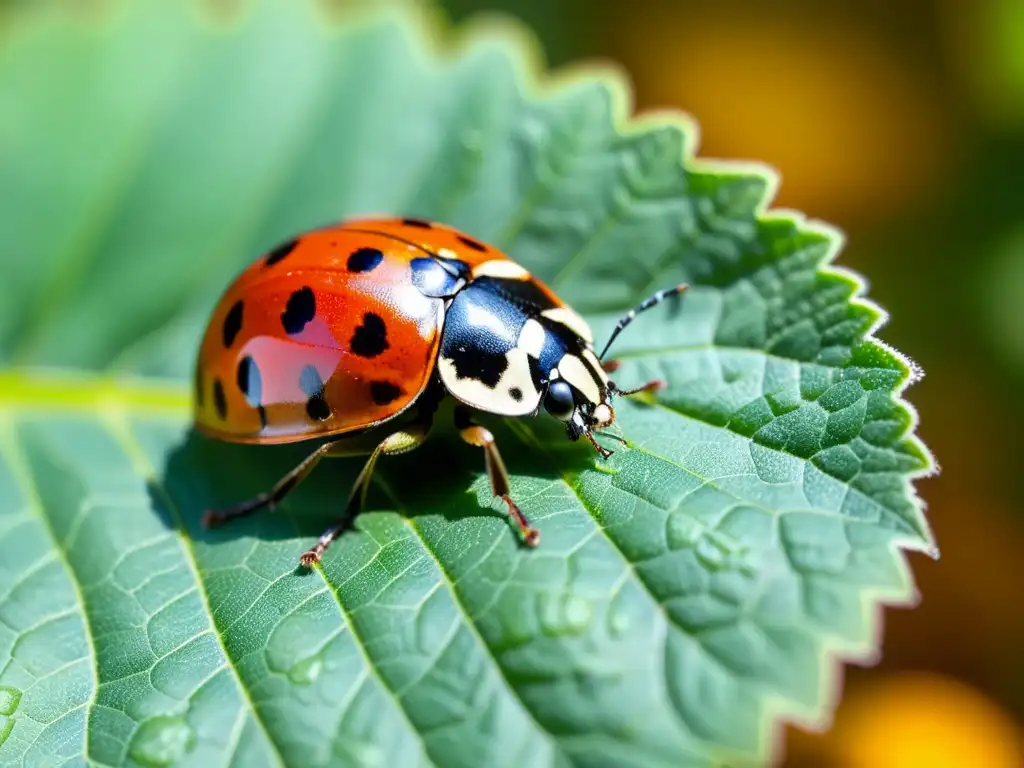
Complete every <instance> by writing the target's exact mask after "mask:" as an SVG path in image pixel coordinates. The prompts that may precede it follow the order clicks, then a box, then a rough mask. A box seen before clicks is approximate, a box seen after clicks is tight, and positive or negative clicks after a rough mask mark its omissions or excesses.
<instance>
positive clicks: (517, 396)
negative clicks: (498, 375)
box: [508, 387, 523, 403]
mask: <svg viewBox="0 0 1024 768" xmlns="http://www.w3.org/2000/svg"><path fill="white" fill-rule="evenodd" d="M508 396H509V397H511V398H512V399H513V400H515V401H516V402H517V403H521V402H523V390H521V389H520V388H519V387H509V389H508Z"/></svg>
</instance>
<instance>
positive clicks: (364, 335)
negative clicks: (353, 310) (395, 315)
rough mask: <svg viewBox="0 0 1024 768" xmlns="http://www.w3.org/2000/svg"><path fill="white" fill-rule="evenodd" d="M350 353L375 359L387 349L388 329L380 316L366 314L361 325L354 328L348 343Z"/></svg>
mask: <svg viewBox="0 0 1024 768" xmlns="http://www.w3.org/2000/svg"><path fill="white" fill-rule="evenodd" d="M349 348H350V349H351V350H352V353H353V354H355V355H359V356H360V357H377V355H379V354H381V353H383V352H384V350H385V349H387V348H388V327H387V325H386V324H385V323H384V319H383V318H382V317H381V316H380V315H376V314H374V313H373V312H367V313H366V314H364V315H363V324H362V325H360V326H358V327H357V328H356V332H355V333H353V334H352V339H351V340H350V341H349Z"/></svg>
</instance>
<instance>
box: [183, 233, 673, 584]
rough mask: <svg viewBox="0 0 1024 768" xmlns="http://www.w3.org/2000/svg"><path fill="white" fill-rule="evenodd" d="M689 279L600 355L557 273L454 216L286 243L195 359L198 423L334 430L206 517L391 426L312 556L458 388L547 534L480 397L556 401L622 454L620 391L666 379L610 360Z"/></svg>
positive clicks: (314, 556) (479, 437)
mask: <svg viewBox="0 0 1024 768" xmlns="http://www.w3.org/2000/svg"><path fill="white" fill-rule="evenodd" d="M686 287H687V286H686V285H679V286H676V287H674V288H670V289H668V290H664V291H660V292H658V293H656V294H654V295H653V296H652V297H651V298H649V299H647V300H646V301H644V302H643V303H642V304H640V305H639V306H638V307H637V308H636V309H634V310H632V311H631V312H629V313H627V314H626V315H625V316H624V317H623V318H622V319H621V320H620V321H619V323H618V325H617V326H616V327H615V330H614V331H612V334H611V337H610V338H609V339H608V342H607V343H606V344H605V347H604V350H602V352H601V354H600V355H598V354H595V352H594V347H593V342H594V340H593V336H592V335H591V331H590V328H589V326H588V325H587V323H586V322H585V321H584V320H583V318H582V317H580V315H579V314H577V313H576V312H575V311H574V310H573V309H572V308H570V307H569V306H567V305H566V304H565V303H564V302H563V301H561V300H560V299H559V298H558V297H557V296H556V295H555V294H554V293H553V292H552V291H551V290H550V289H549V288H548V287H547V286H546V285H544V284H543V283H542V282H541V281H540V280H538V279H537V278H535V277H533V276H532V275H530V274H529V273H528V272H527V271H526V270H525V269H524V268H523V267H521V266H520V265H519V264H517V263H516V262H515V261H513V260H511V259H509V258H508V256H506V255H505V254H503V253H501V252H500V251H498V250H496V249H495V248H492V247H490V246H488V245H486V244H484V243H481V242H479V241H478V240H475V239H472V238H470V237H468V236H467V235H465V234H464V233H462V232H459V231H458V230H456V229H454V228H452V227H448V226H444V225H441V224H437V223H434V222H429V221H424V220H421V219H409V218H406V219H400V218H394V219H359V220H350V221H345V222H342V223H340V224H338V225H335V226H330V227H325V228H322V229H316V230H312V231H309V232H306V233H303V234H302V235H300V236H298V237H296V238H294V239H292V240H289V241H288V242H285V243H282V244H281V245H279V246H278V247H277V248H275V249H274V250H272V251H271V252H270V253H268V254H265V255H264V256H263V257H261V258H260V259H258V260H256V261H255V262H254V263H252V264H251V265H250V266H249V267H248V268H247V269H245V270H244V271H243V272H242V273H241V274H240V275H239V276H238V277H237V278H236V279H235V281H234V283H233V284H232V285H230V286H229V287H228V289H227V291H226V292H225V293H224V295H223V296H222V297H221V300H220V302H219V303H218V305H217V307H216V309H215V310H214V312H213V314H212V316H211V318H210V322H209V325H208V326H207V329H206V332H205V334H204V337H203V340H202V344H201V346H200V350H199V359H198V362H197V365H196V371H195V377H196V379H195V385H196V392H195V422H196V428H197V429H198V431H199V432H201V433H203V434H205V435H207V436H210V437H213V438H216V439H220V440H226V441H230V442H239V443H262V444H268V443H289V442H295V441H299V440H310V439H316V438H325V437H331V438H333V439H331V440H329V441H327V442H324V443H323V444H321V445H320V446H319V447H318V448H316V450H314V451H313V452H312V453H310V455H309V456H308V457H307V458H306V459H304V460H303V461H302V462H301V463H300V464H299V465H298V466H297V467H295V468H294V469H293V470H292V471H291V472H289V473H288V474H287V475H285V476H284V477H283V478H282V479H281V480H280V481H279V482H278V483H277V484H276V485H275V486H274V487H273V488H271V489H270V490H269V491H267V492H265V493H261V494H259V495H258V496H255V497H253V498H252V499H249V500H247V501H244V502H242V503H240V504H237V505H235V506H233V507H229V508H225V509H219V510H210V511H208V512H207V513H206V515H205V517H204V524H205V525H207V526H213V525H218V524H220V523H223V522H224V521H226V520H228V519H230V518H234V517H241V516H243V515H249V514H252V513H253V512H255V511H257V510H259V509H262V508H267V509H272V508H274V507H275V506H276V505H277V504H279V503H280V502H281V500H282V499H284V497H285V496H286V495H287V494H288V493H289V492H290V491H291V490H292V489H293V488H295V486H296V485H298V484H299V482H301V481H302V479H303V478H305V477H306V476H307V475H308V474H309V473H310V472H311V471H312V470H313V468H314V467H315V466H316V464H317V463H318V462H319V461H320V459H322V458H324V457H325V456H341V455H353V450H352V447H351V444H352V440H351V439H352V438H354V437H355V436H356V435H362V434H363V433H365V432H367V431H368V430H371V429H374V428H378V427H383V429H384V436H383V439H381V440H380V442H379V444H378V445H377V447H376V448H374V449H373V450H372V451H370V452H369V453H370V456H369V459H368V460H367V462H366V464H365V466H364V467H363V470H362V472H360V474H359V476H358V477H357V478H356V481H355V483H354V484H353V487H352V489H351V492H350V494H349V497H348V502H347V504H346V507H345V511H344V513H343V515H342V517H341V518H340V520H339V521H338V523H337V524H336V525H333V526H331V527H330V528H329V529H328V530H326V531H325V532H324V533H323V535H322V536H320V538H319V539H318V540H317V542H316V544H315V545H314V546H313V547H312V548H311V549H309V550H308V551H307V552H305V553H303V555H302V556H301V557H300V558H299V560H300V562H301V563H302V565H305V566H311V565H312V564H314V563H316V562H317V561H319V559H320V558H321V556H322V555H323V553H324V551H325V550H326V549H327V547H328V546H330V543H331V542H332V541H333V540H334V539H335V538H336V537H337V536H338V535H339V534H340V533H341V532H342V531H343V530H344V528H345V527H346V526H347V525H348V524H349V523H350V522H351V520H352V518H353V517H354V515H355V514H356V513H357V512H358V511H359V509H360V508H361V506H362V503H363V500H364V499H365V496H366V491H367V488H368V485H369V481H370V477H371V475H372V473H373V468H374V465H375V464H376V461H377V459H378V457H379V456H380V455H381V454H397V453H403V452H405V451H410V450H412V449H414V448H416V447H418V446H419V445H421V444H422V443H423V442H424V441H425V440H426V437H427V433H428V431H429V429H430V426H431V424H432V421H433V417H434V413H435V411H436V410H437V407H438V405H439V404H440V402H441V400H442V399H443V398H444V397H446V396H447V395H451V396H452V397H454V398H455V400H456V401H458V405H457V407H456V409H455V420H456V427H457V428H458V430H459V434H460V435H461V437H462V439H463V440H465V441H466V442H467V443H469V444H471V445H475V446H478V447H480V448H482V449H483V451H484V456H485V459H486V467H487V474H488V476H489V478H490V482H491V489H492V491H493V493H494V495H495V496H497V497H500V498H501V499H503V500H504V501H505V503H506V504H508V509H509V513H510V516H511V518H512V519H513V520H514V521H515V524H516V526H517V527H518V529H519V532H520V534H521V536H522V538H523V540H524V541H525V543H526V544H528V545H530V546H536V545H537V544H538V542H539V541H540V533H539V532H538V531H537V529H535V528H533V527H532V526H531V525H530V523H529V521H528V520H527V519H526V516H525V515H523V513H522V512H521V511H520V510H519V507H517V506H516V504H515V502H513V501H512V499H511V498H510V497H509V482H508V473H507V472H506V470H505V465H504V463H503V462H502V459H501V455H500V454H499V453H498V448H497V446H496V445H495V443H494V437H493V436H492V434H491V433H490V431H488V430H487V429H485V428H484V427H482V426H480V425H478V424H476V423H474V421H473V419H472V412H473V411H481V412H486V413H493V414H497V415H500V416H527V415H536V414H537V413H538V412H539V411H540V408H541V406H543V407H544V409H545V410H546V411H547V412H548V413H549V414H550V415H551V416H553V417H555V418H556V419H559V420H561V421H563V422H564V423H565V426H566V432H567V434H568V437H569V439H571V440H578V439H579V438H580V437H586V438H587V439H588V440H589V441H590V442H591V443H592V444H593V446H594V448H595V449H596V450H597V451H598V452H599V453H600V454H601V456H602V457H604V458H607V457H608V456H610V455H611V453H612V452H611V451H609V450H608V449H606V448H604V447H603V446H601V445H600V444H599V443H598V442H597V441H596V440H595V438H594V431H595V430H599V429H602V428H604V427H607V426H608V425H609V424H611V423H612V422H613V421H614V419H615V412H614V410H613V409H612V397H613V396H615V395H629V394H634V393H636V392H642V391H645V390H656V389H660V388H661V387H662V386H664V385H663V383H662V382H660V381H652V382H649V383H648V384H645V385H644V386H642V387H638V388H636V389H632V390H621V389H619V388H618V387H617V386H615V383H614V382H613V381H611V380H610V379H609V378H608V373H609V372H610V371H613V370H614V369H615V367H616V365H615V363H614V361H609V362H607V363H603V364H602V362H601V359H602V358H603V357H604V354H605V352H607V350H608V348H609V347H610V346H611V343H612V342H613V341H614V340H615V337H616V336H618V334H619V333H620V332H621V331H622V329H623V328H625V327H626V326H627V325H629V323H630V322H632V320H633V318H634V317H636V315H637V313H638V312H642V311H644V310H646V309H649V308H650V307H653V306H654V305H656V304H657V303H659V302H660V301H662V300H663V299H665V298H666V297H668V296H672V295H677V294H680V293H682V292H683V291H684V290H685V289H686ZM399 417H403V418H402V419H399ZM399 421H401V425H400V426H399ZM392 423H394V426H393V427H391V426H389V425H392ZM604 434H607V433H604ZM607 436H609V437H613V438H615V439H618V440H620V441H621V440H622V439H621V438H618V437H617V436H615V435H610V434H609V435H607ZM355 452H356V453H361V454H363V455H365V454H366V453H367V450H365V448H364V449H362V450H357V451H355Z"/></svg>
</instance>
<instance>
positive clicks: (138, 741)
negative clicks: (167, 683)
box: [128, 716, 195, 768]
mask: <svg viewBox="0 0 1024 768" xmlns="http://www.w3.org/2000/svg"><path fill="white" fill-rule="evenodd" d="M194 745H195V734H194V733H193V732H192V729H191V728H190V727H189V725H188V723H186V722H185V718H183V717H163V716H161V717H151V718H150V719H149V720H146V721H145V722H144V723H143V724H142V726H141V727H140V728H139V730H138V731H137V732H136V733H135V737H134V738H133V739H132V743H131V745H130V746H129V747H128V752H129V754H130V755H131V756H132V758H134V759H135V760H136V761H137V762H140V763H142V764H143V765H149V766H153V768H163V767H164V766H168V765H171V764H172V763H174V762H176V761H177V760H180V759H181V758H182V757H183V756H184V754H185V753H186V752H188V751H190V750H191V749H192V747H193V746H194Z"/></svg>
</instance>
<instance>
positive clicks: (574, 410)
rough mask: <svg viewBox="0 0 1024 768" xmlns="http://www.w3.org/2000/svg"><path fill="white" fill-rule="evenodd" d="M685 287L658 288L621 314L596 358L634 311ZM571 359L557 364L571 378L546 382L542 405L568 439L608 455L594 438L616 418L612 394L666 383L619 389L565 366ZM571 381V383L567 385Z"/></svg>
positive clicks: (570, 357) (662, 299)
mask: <svg viewBox="0 0 1024 768" xmlns="http://www.w3.org/2000/svg"><path fill="white" fill-rule="evenodd" d="M688 287H689V286H688V285H687V284H686V283H680V284H679V285H676V286H674V287H672V288H667V289H665V290H662V291H658V292H657V293H655V294H654V295H653V296H651V297H650V298H648V299H646V300H644V301H642V302H641V303H640V304H639V305H638V306H636V307H635V308H634V309H631V310H630V311H629V312H627V313H626V314H625V315H623V316H622V318H621V319H620V320H619V322H618V323H617V324H616V326H615V328H614V329H613V330H612V333H611V336H610V337H609V338H608V341H607V342H606V343H605V345H604V349H602V350H601V354H600V355H598V356H597V359H596V361H595V362H598V363H600V361H601V360H603V359H604V356H605V355H606V354H607V352H608V349H609V348H610V347H611V345H612V342H613V341H615V338H616V337H617V336H618V335H619V334H620V333H622V331H623V330H624V329H625V328H626V327H627V326H629V324H630V323H632V322H633V320H635V319H636V317H637V315H639V314H640V313H642V312H646V311H647V310H648V309H650V308H651V307H655V306H657V305H658V304H660V303H661V302H663V301H664V300H665V299H668V298H672V297H676V296H679V295H680V294H681V293H683V292H684V291H686V289H687V288H688ZM572 360H573V358H572V356H571V355H566V357H565V358H563V360H562V363H560V364H559V369H560V374H561V375H562V376H563V378H564V377H565V376H566V375H567V374H568V375H569V378H570V381H569V382H566V381H564V380H562V379H557V378H553V379H552V381H551V383H550V384H549V385H548V390H547V394H546V395H545V397H544V408H545V409H546V410H547V412H548V413H550V414H551V415H552V416H555V417H556V418H559V419H561V420H562V421H564V422H565V426H566V431H567V433H568V435H569V439H570V440H574V441H575V440H579V439H580V438H581V437H586V438H587V439H588V440H589V441H590V443H591V444H592V445H593V446H594V448H595V450H597V452H598V453H600V454H601V456H602V457H603V458H606V459H607V458H608V457H609V456H611V455H612V451H609V450H608V449H607V448H605V447H604V446H602V445H600V444H599V443H598V442H597V440H596V439H595V438H594V434H595V433H594V430H600V429H603V428H604V427H607V426H609V425H610V424H611V423H612V422H614V421H615V410H614V409H613V408H612V404H611V398H612V397H613V396H614V395H632V394H635V393H637V392H644V391H655V390H658V389H661V388H662V387H664V386H665V384H664V382H662V381H658V380H655V381H649V382H647V383H646V384H644V385H643V386H640V387H637V388H635V389H628V390H626V389H620V388H619V387H618V386H616V384H615V382H614V381H610V380H608V379H607V377H593V380H592V381H590V380H588V379H590V378H591V377H587V376H583V375H581V374H580V372H579V371H578V370H574V368H575V366H570V368H569V369H568V370H564V365H565V363H566V361H568V362H570V363H571V362H572ZM602 365H603V366H604V368H605V370H606V371H611V370H614V368H612V367H611V366H610V365H608V364H602ZM552 373H553V374H554V373H555V372H554V371H552ZM602 379H603V380H602ZM570 383H571V384H572V385H573V386H570ZM597 434H600V435H602V436H604V437H610V438H613V439H615V440H618V441H619V442H622V443H625V442H626V441H625V440H624V439H623V438H621V437H619V436H618V435H614V434H612V433H610V432H598V433H597Z"/></svg>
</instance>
